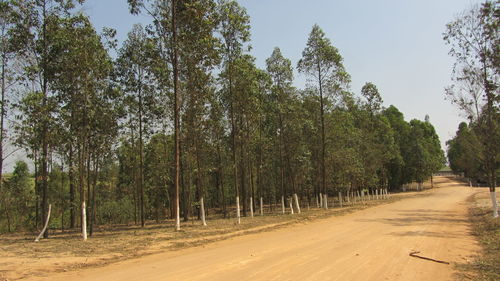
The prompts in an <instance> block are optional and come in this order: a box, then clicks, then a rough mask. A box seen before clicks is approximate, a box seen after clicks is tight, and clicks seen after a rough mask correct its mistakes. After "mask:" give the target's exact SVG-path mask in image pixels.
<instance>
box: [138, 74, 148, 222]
mask: <svg viewBox="0 0 500 281" xmlns="http://www.w3.org/2000/svg"><path fill="white" fill-rule="evenodd" d="M142 111H143V104H142V85H141V83H140V82H139V196H140V197H139V201H140V216H141V227H144V225H145V224H146V216H145V214H144V140H143V124H142V123H143V122H142V121H143V120H142V115H143V112H142Z"/></svg>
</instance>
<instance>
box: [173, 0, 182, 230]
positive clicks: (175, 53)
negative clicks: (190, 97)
mask: <svg viewBox="0 0 500 281" xmlns="http://www.w3.org/2000/svg"><path fill="white" fill-rule="evenodd" d="M171 1H172V2H171V3H172V8H171V10H172V11H171V12H172V45H173V50H172V66H173V67H172V68H173V74H174V139H175V152H174V154H175V155H174V158H175V176H174V186H175V230H177V231H179V230H181V220H180V207H179V178H180V155H179V150H180V136H179V134H180V130H179V127H180V124H179V110H180V109H179V107H180V99H179V85H178V83H179V81H178V80H179V70H178V48H179V47H178V46H177V11H176V10H177V0H171Z"/></svg>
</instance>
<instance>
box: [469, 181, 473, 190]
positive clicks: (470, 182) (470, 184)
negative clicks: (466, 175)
mask: <svg viewBox="0 0 500 281" xmlns="http://www.w3.org/2000/svg"><path fill="white" fill-rule="evenodd" d="M469 187H471V188H472V181H471V180H469Z"/></svg>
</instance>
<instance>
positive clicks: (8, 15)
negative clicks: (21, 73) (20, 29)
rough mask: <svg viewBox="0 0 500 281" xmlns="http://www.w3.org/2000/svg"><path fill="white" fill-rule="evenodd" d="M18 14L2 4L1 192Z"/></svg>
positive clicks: (0, 56) (5, 2) (7, 4)
mask: <svg viewBox="0 0 500 281" xmlns="http://www.w3.org/2000/svg"><path fill="white" fill-rule="evenodd" d="M18 20H19V17H18V14H17V13H16V12H15V11H14V10H13V6H12V3H10V1H1V2H0V190H2V185H3V180H2V179H3V161H4V158H5V141H6V131H5V120H6V116H7V108H8V101H9V100H10V97H9V96H10V95H9V94H8V91H9V90H10V89H12V87H13V85H14V83H15V71H14V67H13V66H14V60H15V55H16V51H17V49H18V47H19V46H18V44H16V43H17V42H16V38H15V36H14V35H15V34H13V31H14V30H15V24H16V21H18Z"/></svg>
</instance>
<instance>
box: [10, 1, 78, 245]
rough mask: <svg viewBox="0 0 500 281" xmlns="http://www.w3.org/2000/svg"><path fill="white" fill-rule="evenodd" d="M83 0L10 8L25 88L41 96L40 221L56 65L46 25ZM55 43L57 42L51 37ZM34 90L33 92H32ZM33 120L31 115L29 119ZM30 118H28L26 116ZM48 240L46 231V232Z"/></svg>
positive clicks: (45, 203)
mask: <svg viewBox="0 0 500 281" xmlns="http://www.w3.org/2000/svg"><path fill="white" fill-rule="evenodd" d="M83 2H84V0H68V1H55V0H40V1H38V0H37V1H13V2H12V3H13V9H14V10H15V11H16V12H17V13H18V14H19V20H18V21H17V28H16V33H17V35H18V36H17V38H19V39H20V44H22V45H23V46H22V47H23V52H22V54H23V57H24V62H25V64H24V65H25V67H24V71H23V72H24V73H23V74H24V75H23V77H24V78H25V80H26V82H27V86H28V87H27V89H29V91H34V92H37V93H39V94H40V102H41V108H40V109H41V112H40V114H39V115H38V116H37V117H36V118H37V119H40V122H38V124H39V127H38V129H37V130H39V134H40V144H39V145H38V147H37V150H38V151H40V162H41V163H40V166H41V171H40V179H41V193H42V202H41V210H42V212H41V218H40V219H41V220H42V221H43V220H44V219H45V216H46V212H47V209H48V201H47V199H48V182H47V181H48V179H47V176H48V149H49V146H50V143H51V138H50V130H49V129H50V126H51V125H50V116H51V114H52V113H51V111H50V110H51V108H50V104H51V103H52V102H51V101H50V99H51V98H52V81H51V76H53V71H54V66H55V65H57V62H56V61H54V60H52V59H51V56H50V54H49V52H50V49H51V46H52V44H53V43H55V42H54V41H52V39H49V37H50V35H51V34H50V32H51V31H50V30H49V29H48V25H49V23H50V22H51V21H54V20H55V19H57V18H59V17H63V16H68V15H70V13H71V10H72V9H73V8H74V7H76V5H77V4H82V3H83ZM53 39H54V40H56V42H57V39H56V38H53ZM32 89H33V90H32ZM31 117H32V118H33V117H34V116H31ZM26 118H30V116H26ZM44 236H45V237H48V232H45V234H44Z"/></svg>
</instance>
